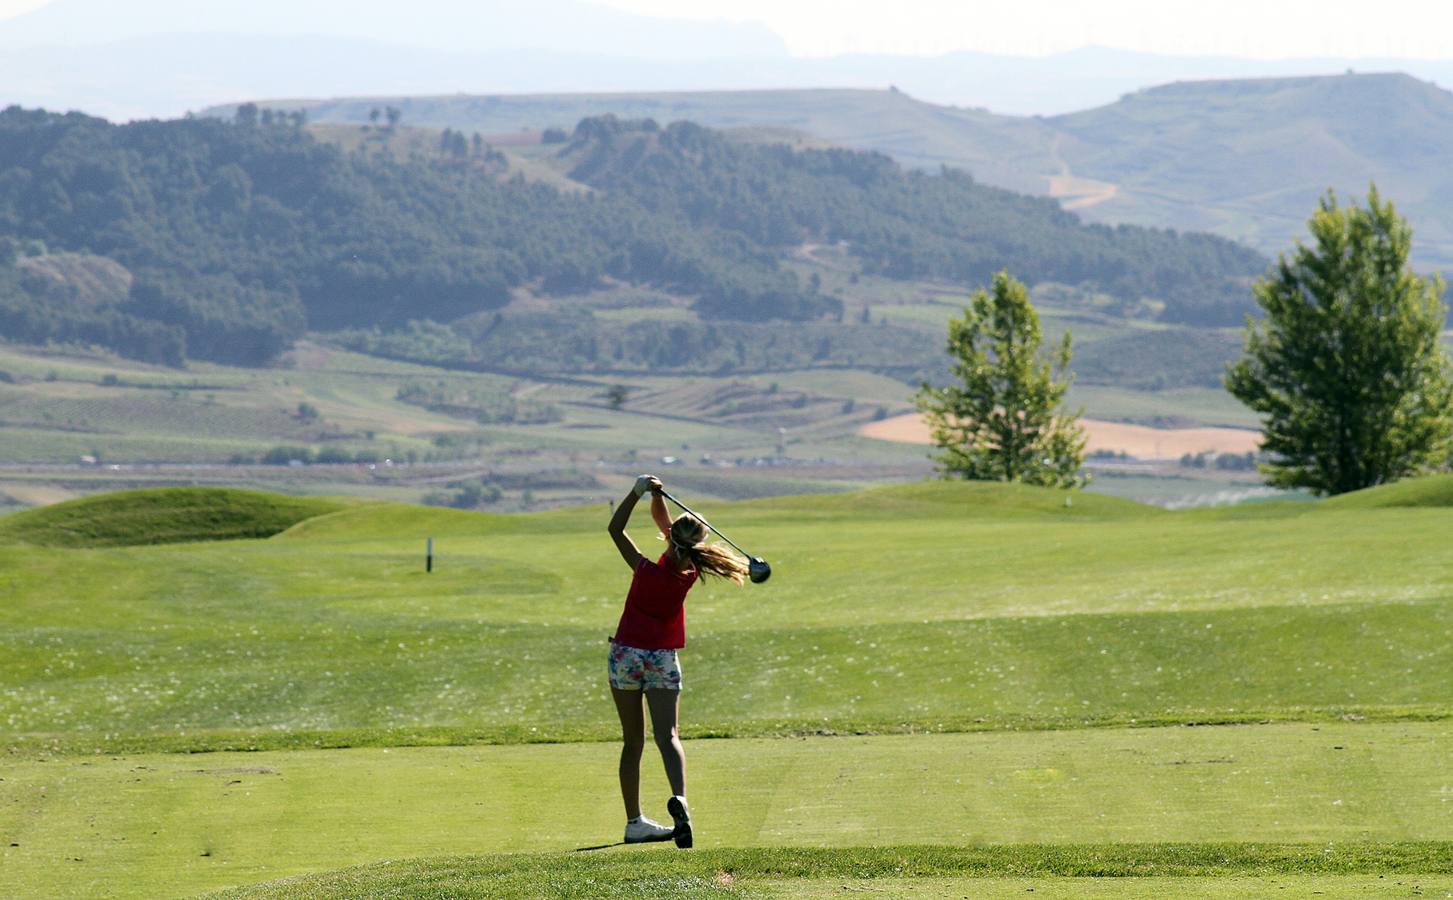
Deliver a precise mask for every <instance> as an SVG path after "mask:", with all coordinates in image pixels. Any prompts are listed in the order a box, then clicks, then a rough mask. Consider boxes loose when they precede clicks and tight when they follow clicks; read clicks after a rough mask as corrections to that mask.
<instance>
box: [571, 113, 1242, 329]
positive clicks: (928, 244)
mask: <svg viewBox="0 0 1453 900" xmlns="http://www.w3.org/2000/svg"><path fill="white" fill-rule="evenodd" d="M570 152H571V153H572V154H573V156H572V159H573V161H574V168H573V170H572V172H571V177H572V178H574V179H576V180H578V181H583V182H585V183H586V184H589V185H592V186H594V187H597V188H602V189H606V190H612V191H621V192H624V193H627V194H629V195H630V196H631V197H632V198H634V199H636V200H637V201H639V202H640V203H641V204H642V205H643V206H645V207H646V208H648V209H650V210H652V211H653V212H657V213H661V214H666V215H670V216H672V217H673V218H676V219H679V220H682V221H684V222H686V223H689V224H691V225H693V226H696V227H702V228H711V229H714V230H717V231H721V232H725V233H728V234H731V235H740V236H744V237H746V238H747V239H748V240H750V241H751V242H752V243H753V244H755V245H758V246H762V247H771V248H778V249H779V250H780V249H781V248H784V247H794V246H797V245H799V244H802V243H804V242H838V241H844V242H846V243H847V246H848V249H849V251H850V252H851V253H853V254H854V255H856V256H857V257H858V258H859V259H860V260H861V263H862V266H863V268H864V269H865V270H866V271H867V272H870V273H873V274H877V275H883V276H886V277H889V278H898V279H915V278H941V279H945V280H951V281H958V282H965V283H981V282H985V281H988V280H989V279H991V278H992V277H993V275H994V273H995V272H998V271H1000V270H1004V269H1007V270H1009V271H1013V272H1016V273H1019V275H1020V277H1022V278H1024V279H1025V281H1026V282H1027V283H1028V284H1030V285H1033V284H1037V283H1040V282H1058V283H1062V284H1075V285H1085V286H1086V287H1089V288H1092V289H1094V290H1097V291H1101V292H1104V293H1107V294H1111V295H1113V296H1116V297H1118V298H1120V299H1122V300H1125V301H1139V300H1152V301H1158V302H1159V303H1160V304H1162V305H1163V308H1164V312H1163V314H1162V316H1161V318H1163V319H1165V320H1167V321H1174V322H1180V323H1185V324H1193V325H1237V324H1240V322H1241V319H1242V316H1244V315H1245V313H1247V312H1249V311H1250V310H1251V309H1252V305H1251V301H1250V293H1249V287H1250V284H1251V281H1252V279H1253V278H1255V277H1256V276H1258V275H1260V274H1261V273H1262V272H1263V271H1265V269H1266V267H1267V260H1266V259H1265V258H1264V257H1263V256H1262V255H1261V254H1259V253H1257V252H1256V251H1254V250H1251V249H1249V248H1247V247H1244V246H1242V245H1240V244H1237V243H1234V242H1232V241H1228V240H1226V239H1224V238H1220V237H1216V236H1213V235H1209V234H1198V233H1187V234H1180V233H1177V232H1175V231H1171V230H1166V229H1155V228H1141V227H1138V226H1129V225H1122V226H1116V227H1110V226H1105V225H1086V224H1084V223H1082V222H1081V221H1080V220H1079V218H1078V217H1077V216H1075V215H1074V214H1072V213H1069V212H1065V211H1064V210H1063V209H1061V208H1060V206H1059V204H1058V203H1057V202H1055V201H1054V200H1050V199H1046V198H1039V197H1030V196H1026V195H1023V194H1016V193H1013V192H1011V191H1006V190H1001V189H999V188H992V187H988V186H986V185H982V184H979V183H977V182H976V181H974V179H973V178H972V177H971V176H970V175H969V174H968V173H966V172H963V171H960V170H956V169H948V168H945V169H943V170H941V171H940V172H938V173H934V174H930V173H927V172H922V171H906V170H904V169H902V168H901V167H900V166H899V165H898V164H897V163H895V162H894V161H893V160H891V159H889V158H888V157H886V156H884V155H882V154H879V153H867V152H861V151H855V150H845V149H798V148H794V147H790V146H787V145H784V144H747V143H742V142H737V141H732V140H730V139H728V138H727V137H726V136H724V135H723V134H722V133H720V132H717V131H713V130H711V129H708V128H704V127H702V126H700V125H696V124H693V123H690V122H676V123H673V124H671V125H669V126H667V127H665V128H662V127H660V126H659V125H658V124H657V123H655V122H654V121H652V120H649V119H647V120H641V121H621V120H618V119H615V118H614V117H610V116H605V117H598V118H594V119H587V120H585V121H582V122H581V123H580V125H579V126H578V127H577V128H576V130H575V135H574V143H573V144H572V145H571V151H570Z"/></svg>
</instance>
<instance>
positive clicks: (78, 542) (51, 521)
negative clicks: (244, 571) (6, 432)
mask: <svg viewBox="0 0 1453 900" xmlns="http://www.w3.org/2000/svg"><path fill="white" fill-rule="evenodd" d="M345 507H346V504H344V503H339V502H335V501H328V500H317V499H303V498H299V497H286V496H283V495H281V494H265V493H262V492H260V491H242V490H235V489H226V488H150V489H143V490H137V491H122V492H119V493H111V494H100V495H97V496H93V497H84V498H81V499H79V500H69V501H67V502H65V503H57V504H55V505H53V506H45V507H41V508H39V509H33V510H27V511H26V512H23V513H20V514H18V515H15V516H12V517H10V518H8V519H6V520H5V522H4V524H3V525H0V542H14V543H24V544H30V545H33V546H37V547H130V546H140V545H147V544H183V543H191V542H195V541H235V540H243V539H248V538H267V537H272V536H273V535H275V534H278V533H280V532H283V531H286V530H287V529H288V528H291V527H292V526H294V525H296V524H297V523H299V522H301V521H303V520H304V519H309V518H312V517H313V516H321V515H326V514H328V513H331V512H337V511H339V510H341V509H344V508H345Z"/></svg>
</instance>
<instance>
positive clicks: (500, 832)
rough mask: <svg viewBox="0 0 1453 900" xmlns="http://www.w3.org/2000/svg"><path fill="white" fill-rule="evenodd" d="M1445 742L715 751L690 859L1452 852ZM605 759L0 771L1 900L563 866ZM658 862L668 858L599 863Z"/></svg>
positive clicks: (1041, 736)
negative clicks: (548, 858)
mask: <svg viewBox="0 0 1453 900" xmlns="http://www.w3.org/2000/svg"><path fill="white" fill-rule="evenodd" d="M1450 740H1453V726H1450V724H1448V723H1433V724H1428V723H1407V724H1396V725H1377V724H1369V723H1358V724H1352V723H1339V724H1327V725H1321V726H1309V725H1267V726H1245V727H1227V728H1193V729H1192V728H1187V729H1136V730H1123V731H1121V730H1088V731H1061V732H1032V733H995V734H956V735H912V736H888V737H843V738H812V739H805V740H712V741H690V742H688V745H687V763H688V777H689V788H690V792H691V797H692V802H693V812H694V817H695V819H696V825H697V832H698V833H697V847H698V848H699V849H700V850H718V849H726V848H742V847H784V846H792V847H827V848H831V847H860V846H872V845H881V846H893V845H901V844H942V845H957V846H979V845H989V844H1106V843H1124V842H1130V843H1164V842H1172V843H1178V844H1192V843H1228V842H1229V843H1297V844H1302V843H1318V842H1321V843H1333V844H1343V843H1384V842H1399V841H1426V840H1446V839H1447V835H1449V834H1450V833H1453V771H1450V770H1449V767H1448V762H1447V761H1448V758H1449V755H1448V746H1449V742H1450ZM616 757H617V752H616V748H615V747H614V746H612V745H609V744H555V745H528V746H498V747H440V748H404V749H399V748H395V749H391V750H390V749H360V750H296V751H287V752H262V753H224V754H206V755H177V754H161V755H145V756H127V757H119V758H111V757H96V756H93V757H89V758H83V757H75V758H69V759H60V760H52V761H49V762H26V761H16V762H13V763H11V764H7V766H6V771H5V773H4V781H3V782H0V869H3V871H4V873H5V878H6V879H8V880H10V881H11V883H12V884H13V885H14V887H13V888H12V890H11V891H10V892H9V893H11V894H12V895H15V896H36V895H45V894H46V893H47V891H48V892H49V893H53V894H62V895H69V894H75V893H78V892H82V891H81V887H82V886H84V885H87V884H92V883H95V880H96V879H101V878H105V879H107V884H108V885H132V886H133V887H132V888H130V891H131V892H132V893H133V894H137V895H140V894H145V895H147V896H153V897H154V896H161V895H184V894H188V893H196V892H198V891H201V890H205V889H211V888H220V887H225V886H228V885H237V884H244V883H247V882H250V881H263V880H266V879H269V878H276V877H281V876H287V875H293V874H300V873H303V872H308V871H318V870H325V869H335V868H339V867H342V866H348V865H355V864H363V863H369V862H376V861H379V860H384V859H405V858H411V857H424V856H440V855H454V854H477V853H498V852H515V853H540V852H563V851H571V850H574V849H575V848H579V847H586V846H596V845H600V844H607V843H611V842H614V841H617V840H619V839H620V829H621V827H622V824H623V816H622V813H621V811H620V799H619V796H618V792H617V785H616V783H615V766H616ZM647 762H648V763H655V762H656V761H655V760H654V758H648V760H647ZM643 775H644V778H643V793H642V798H643V801H644V802H645V811H646V812H647V814H652V815H656V816H658V817H659V816H662V815H664V809H663V807H664V804H665V799H666V796H667V794H668V793H669V791H668V789H667V786H666V784H665V779H664V777H663V775H662V774H661V770H660V767H659V765H658V764H648V765H646V766H645V767H644V768H643ZM11 843H15V844H18V845H19V846H18V847H8V845H9V844H11ZM657 850H666V851H669V853H671V854H678V851H676V850H675V848H674V847H669V848H644V849H643V848H617V849H616V850H612V851H609V852H611V853H616V852H624V853H633V854H639V855H637V856H635V857H633V858H644V857H645V856H647V855H649V854H650V853H652V852H654V851H657ZM678 855H680V854H678ZM73 860H74V861H73ZM63 863H64V864H63ZM1145 874H1150V873H1145ZM45 885H53V887H50V888H48V889H47V890H41V889H40V886H45ZM118 890H120V889H119V888H118Z"/></svg>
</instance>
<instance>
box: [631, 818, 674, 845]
mask: <svg viewBox="0 0 1453 900" xmlns="http://www.w3.org/2000/svg"><path fill="white" fill-rule="evenodd" d="M675 833H676V829H674V828H669V827H667V826H665V825H662V824H661V823H660V822H653V821H651V820H650V819H648V818H646V817H645V816H641V817H640V818H639V819H637V820H635V821H634V822H627V823H626V843H627V844H646V843H650V842H651V841H669V840H671V836H672V835H673V834H675Z"/></svg>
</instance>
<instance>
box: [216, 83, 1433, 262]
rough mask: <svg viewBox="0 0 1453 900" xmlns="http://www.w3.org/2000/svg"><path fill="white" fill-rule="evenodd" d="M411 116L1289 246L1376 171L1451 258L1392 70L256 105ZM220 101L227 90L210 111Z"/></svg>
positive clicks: (1425, 86) (338, 117) (223, 110)
mask: <svg viewBox="0 0 1453 900" xmlns="http://www.w3.org/2000/svg"><path fill="white" fill-rule="evenodd" d="M385 102H387V103H390V104H392V105H397V106H399V108H401V109H403V110H404V111H405V116H406V120H407V121H409V122H412V123H414V124H418V125H427V126H435V127H441V128H442V127H446V126H447V127H452V128H462V129H467V130H477V131H481V132H484V133H486V134H490V133H506V132H519V131H521V130H530V131H537V130H539V129H542V128H546V127H550V126H560V125H569V124H571V123H573V122H574V121H576V119H577V118H579V117H580V116H583V115H599V114H602V113H607V112H613V113H616V114H617V115H622V116H654V117H658V118H689V119H691V120H693V121H696V122H700V123H702V124H705V125H709V126H713V127H722V128H727V127H748V126H756V127H761V126H769V127H773V128H789V129H794V130H796V131H799V132H801V133H803V134H805V135H808V136H810V137H811V138H814V139H817V140H820V141H826V142H829V143H832V144H838V145H841V146H847V147H854V148H858V149H869V150H877V151H881V152H884V153H887V154H890V155H891V156H893V157H894V158H895V159H897V160H899V161H900V162H902V163H903V164H905V165H907V166H911V167H919V168H937V167H938V166H940V165H950V166H956V167H961V168H964V169H966V170H968V171H969V172H970V173H971V174H972V175H974V177H975V178H977V179H979V180H981V181H983V182H985V183H987V184H993V185H999V186H1002V187H1007V188H1010V189H1014V190H1020V191H1030V192H1034V193H1039V194H1044V195H1054V196H1059V197H1061V198H1062V199H1064V200H1065V201H1066V203H1067V205H1071V206H1072V207H1073V208H1074V209H1075V210H1076V212H1078V213H1079V214H1080V215H1081V216H1083V217H1085V218H1087V219H1091V220H1094V221H1103V222H1110V223H1134V224H1141V225H1148V226H1156V227H1171V228H1177V229H1184V230H1208V231H1211V232H1213V233H1216V234H1220V235H1223V236H1226V237H1230V238H1233V239H1236V240H1242V241H1246V242H1248V243H1249V244H1251V245H1252V246H1255V247H1256V248H1258V249H1259V250H1261V251H1262V252H1263V253H1267V254H1273V253H1276V252H1278V251H1281V250H1284V249H1286V248H1287V247H1288V246H1290V244H1291V242H1292V241H1293V240H1294V239H1295V238H1296V237H1297V236H1299V235H1301V234H1302V233H1303V230H1304V229H1303V226H1304V223H1305V221H1306V219H1307V218H1308V217H1309V216H1310V214H1311V212H1312V210H1313V209H1314V208H1315V206H1316V202H1317V199H1318V197H1319V196H1320V195H1321V194H1322V193H1324V192H1325V191H1326V190H1327V189H1328V188H1334V189H1336V190H1337V191H1338V192H1340V193H1344V194H1351V195H1356V196H1361V195H1365V193H1366V190H1367V186H1368V183H1369V182H1371V181H1374V180H1375V181H1376V182H1377V183H1378V185H1379V187H1380V188H1381V189H1382V191H1383V194H1384V196H1386V197H1389V198H1391V199H1393V200H1394V201H1395V202H1397V203H1399V205H1400V208H1401V210H1402V211H1403V212H1404V214H1405V215H1407V216H1408V217H1409V218H1410V220H1411V222H1412V225H1413V227H1414V230H1415V244H1414V260H1415V262H1416V263H1417V264H1418V265H1420V266H1424V267H1437V266H1449V265H1453V212H1450V210H1453V205H1450V204H1449V202H1448V200H1449V198H1450V197H1453V175H1450V174H1449V173H1450V170H1449V169H1448V168H1447V166H1446V165H1444V164H1443V160H1442V158H1441V155H1440V153H1439V150H1438V148H1440V147H1444V146H1447V145H1448V143H1449V140H1450V136H1453V94H1450V93H1449V92H1448V91H1446V90H1443V89H1442V88H1439V87H1437V86H1435V85H1433V84H1430V83H1427V82H1422V81H1419V80H1417V79H1415V78H1412V77H1410V76H1407V75H1402V74H1354V73H1351V72H1348V73H1347V74H1342V75H1335V76H1322V77H1293V78H1272V79H1252V80H1222V81H1191V82H1179V83H1174V84H1169V85H1165V86H1161V87H1155V88H1149V89H1145V90H1141V91H1137V92H1135V93H1131V94H1128V95H1126V96H1124V97H1122V98H1121V99H1120V100H1118V101H1116V102H1115V103H1111V104H1108V105H1105V106H1101V107H1096V108H1094V109H1089V110H1085V111H1082V112H1077V113H1071V114H1067V115H1059V116H1053V117H1044V118H1041V117H1029V118H1024V117H1014V116H1002V115H995V114H992V113H989V112H986V111H983V110H974V109H961V108H955V107H946V106H937V105H934V104H929V103H924V102H921V101H918V100H915V99H913V98H911V97H909V96H907V95H906V94H903V93H900V92H895V91H867V90H859V91H848V90H836V91H750V92H720V93H713V92H697V93H690V92H687V93H679V94H661V93H656V94H615V95H609V94H607V95H585V94H575V95H535V96H432V97H411V98H391V99H384V98H363V99H336V100H312V101H297V100H288V101H269V102H268V103H266V104H264V105H271V106H276V107H288V108H291V107H301V108H306V109H307V110H308V111H309V113H310V115H311V116H312V117H313V118H314V120H316V121H322V122H364V121H366V117H367V114H368V111H369V110H370V109H371V108H372V107H374V106H377V105H380V104H381V103H385ZM212 112H215V113H216V114H219V115H229V114H231V112H232V107H220V108H218V109H216V110H213V111H212Z"/></svg>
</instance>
